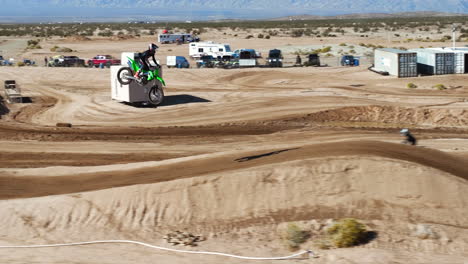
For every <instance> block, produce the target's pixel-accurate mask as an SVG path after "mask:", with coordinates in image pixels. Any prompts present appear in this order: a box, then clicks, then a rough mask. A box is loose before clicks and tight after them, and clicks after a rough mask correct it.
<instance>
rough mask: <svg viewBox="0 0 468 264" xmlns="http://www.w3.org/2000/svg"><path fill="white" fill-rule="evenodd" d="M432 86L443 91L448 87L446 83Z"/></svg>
mask: <svg viewBox="0 0 468 264" xmlns="http://www.w3.org/2000/svg"><path fill="white" fill-rule="evenodd" d="M432 88H436V89H437V90H441V91H442V90H446V89H447V87H445V85H443V84H440V83H439V84H436V85H434V86H432Z"/></svg>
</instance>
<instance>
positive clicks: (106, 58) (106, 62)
mask: <svg viewBox="0 0 468 264" xmlns="http://www.w3.org/2000/svg"><path fill="white" fill-rule="evenodd" d="M101 63H102V66H106V67H107V68H109V67H110V66H111V65H120V60H117V59H114V58H112V56H111V55H97V56H96V57H94V58H92V59H90V60H88V67H93V66H94V67H96V68H97V67H99V66H100V65H101Z"/></svg>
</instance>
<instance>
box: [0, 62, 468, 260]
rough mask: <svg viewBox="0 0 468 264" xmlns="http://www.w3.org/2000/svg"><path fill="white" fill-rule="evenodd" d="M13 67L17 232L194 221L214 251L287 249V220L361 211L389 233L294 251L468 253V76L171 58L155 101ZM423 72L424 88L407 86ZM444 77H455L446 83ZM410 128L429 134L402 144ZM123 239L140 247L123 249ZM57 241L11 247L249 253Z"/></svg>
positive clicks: (6, 173)
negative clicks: (420, 232)
mask: <svg viewBox="0 0 468 264" xmlns="http://www.w3.org/2000/svg"><path fill="white" fill-rule="evenodd" d="M0 72H1V75H0V81H2V82H3V81H4V80H7V79H15V80H16V81H17V82H18V83H19V84H20V85H21V88H22V89H23V93H24V95H25V96H27V97H29V98H30V99H31V102H30V103H25V104H20V105H18V104H16V105H14V104H5V106H6V108H7V109H8V110H7V111H4V112H5V113H4V114H3V115H2V117H1V120H0V142H1V144H0V150H1V152H0V157H1V160H0V167H1V168H0V186H1V188H0V197H1V199H2V201H0V204H1V206H0V210H1V213H2V220H0V224H1V225H2V226H3V227H6V226H8V228H2V229H3V231H1V233H0V240H1V241H2V243H3V244H18V245H19V244H33V243H52V242H57V243H58V242H63V241H68V242H75V241H84V240H88V239H90V240H96V239H110V238H112V239H118V238H125V239H140V240H144V241H146V242H152V243H154V244H158V245H164V243H165V242H164V241H163V240H162V236H163V235H164V234H165V232H167V231H170V230H176V229H185V230H187V231H190V232H200V233H203V234H205V235H206V236H208V237H209V239H208V240H207V241H206V243H205V244H201V245H200V248H199V249H200V250H209V251H221V252H228V253H236V252H237V253H239V254H243V255H260V256H261V255H264V256H265V255H266V256H271V255H288V250H287V249H285V247H284V246H283V245H282V244H281V242H280V241H279V240H278V236H277V232H276V231H274V232H272V230H276V228H279V226H280V225H281V223H284V222H290V221H305V222H307V221H310V220H312V219H318V220H319V221H322V220H326V219H328V218H333V219H338V218H342V217H356V218H358V219H361V220H362V221H366V223H367V224H368V225H369V226H371V228H374V229H375V230H376V231H378V232H380V233H379V237H378V238H377V239H376V241H373V242H371V243H369V244H367V245H362V246H360V247H359V248H356V249H352V250H350V251H342V250H332V251H324V252H323V253H321V254H322V258H321V259H318V260H308V261H304V260H302V261H301V260H294V261H293V263H296V262H297V263H338V262H337V259H338V260H340V261H341V262H339V263H354V262H352V261H351V259H353V260H357V261H358V262H359V263H363V262H365V261H371V262H372V261H376V260H377V259H378V260H379V261H381V262H379V263H395V262H396V263H400V262H399V261H401V263H409V261H410V260H417V261H420V262H425V261H428V260H434V259H436V260H437V261H436V262H437V263H462V261H463V260H465V259H466V258H467V257H468V255H466V252H468V251H466V250H465V251H464V250H463V248H466V246H467V245H468V230H467V228H468V225H467V223H468V215H467V214H466V208H468V196H467V193H468V166H466V163H467V162H468V134H467V132H468V121H467V120H468V101H467V99H466V98H468V85H467V80H468V77H467V76H464V75H450V76H437V77H424V78H413V79H411V80H408V79H396V78H392V77H384V76H380V75H376V74H374V73H372V72H369V71H367V70H366V69H365V68H361V67H356V68H346V67H336V68H334V67H328V68H283V69H274V70H273V69H240V70H239V69H235V70H220V69H187V70H180V69H168V70H165V76H164V78H165V80H166V83H167V84H168V87H167V88H166V89H165V94H166V98H165V101H164V103H163V104H162V105H161V106H159V107H157V108H153V107H144V106H140V107H136V106H131V105H127V104H123V103H119V102H115V101H112V100H111V98H110V87H109V79H110V76H109V74H110V73H109V71H108V70H107V69H105V70H99V69H78V68H77V69H68V68H64V69H61V68H53V69H50V68H42V67H38V68H34V69H32V68H17V67H8V68H7V67H3V68H0ZM63 76H66V77H67V78H66V80H64V78H63ZM410 81H411V82H414V83H416V84H417V85H418V88H417V89H408V88H406V83H408V82H410ZM436 83H445V84H447V85H448V87H449V89H447V90H443V91H439V90H436V89H433V88H431V87H432V85H434V84H436ZM60 122H62V123H63V122H64V123H71V124H72V127H71V128H59V127H56V123H60ZM404 127H406V128H410V129H411V130H412V131H413V132H414V134H415V135H416V137H417V138H418V140H419V142H418V143H419V144H418V146H416V147H414V146H407V145H403V144H400V142H401V141H402V140H403V138H401V137H400V135H399V133H398V131H399V130H400V129H401V128H404ZM419 223H431V224H433V225H434V226H435V227H434V228H438V229H437V230H438V231H439V233H440V234H441V235H440V237H443V238H447V237H449V239H450V240H451V242H450V243H445V242H442V240H440V239H439V240H437V239H436V240H430V241H429V240H419V239H417V238H416V239H414V238H411V237H409V235H408V234H409V232H410V231H408V225H412V224H419ZM390 227H391V228H390ZM397 241H400V242H397ZM444 243H445V244H444ZM166 246H167V245H166ZM307 246H309V247H314V246H313V243H312V242H310V244H309V245H306V246H305V247H307ZM421 248H424V249H421ZM182 249H183V248H182ZM364 249H366V250H367V251H365V252H366V254H364V255H366V256H367V259H365V258H364V257H363V254H362V253H360V252H361V251H360V250H364ZM48 250H49V251H48ZM120 250H125V251H128V253H127V254H125V256H121V257H116V254H117V255H119V252H120ZM382 250H387V251H385V252H383V251H382ZM421 250H422V253H421ZM50 252H52V251H51V249H40V250H36V251H34V252H29V253H28V252H26V251H16V250H8V251H2V252H0V259H2V258H3V259H5V260H6V261H7V262H8V263H25V262H24V261H25V260H26V259H28V263H62V262H64V261H65V262H67V261H66V260H69V259H72V258H73V259H74V260H75V262H74V263H101V262H99V261H103V260H105V261H107V262H106V263H129V261H130V262H134V263H146V262H148V261H150V260H151V259H153V258H154V257H158V259H160V260H161V261H162V263H220V262H223V263H244V262H242V261H237V260H232V259H224V258H221V257H206V258H205V257H204V258H198V257H192V256H186V255H178V254H175V253H171V254H166V253H164V252H154V251H150V250H146V249H141V248H133V247H129V246H119V247H112V246H109V245H103V246H98V247H93V248H91V247H79V248H78V249H75V250H73V249H57V250H56V251H54V252H55V254H53V255H52V256H51V255H50V254H49V253H50ZM6 253H8V254H6ZM3 254H5V255H3ZM28 254H29V255H28ZM2 255H3V257H1V256H2ZM6 255H8V257H6ZM31 255H34V257H32V258H31V257H30V256H31ZM84 255H86V256H88V257H84ZM60 261H62V262H60ZM317 261H322V262H317ZM347 261H348V262H347ZM393 261H395V262H393ZM261 263H274V262H268V261H266V262H261ZM372 263H376V262H372Z"/></svg>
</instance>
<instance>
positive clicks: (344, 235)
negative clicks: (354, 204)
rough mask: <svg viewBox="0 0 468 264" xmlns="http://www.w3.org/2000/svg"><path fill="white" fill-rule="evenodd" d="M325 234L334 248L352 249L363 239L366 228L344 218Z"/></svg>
mask: <svg viewBox="0 0 468 264" xmlns="http://www.w3.org/2000/svg"><path fill="white" fill-rule="evenodd" d="M327 233H328V235H329V236H330V240H331V241H332V243H333V244H334V245H335V246H336V247H339V248H342V247H352V246H355V245H357V244H359V243H360V242H361V241H362V240H363V239H364V237H365V234H366V228H365V226H364V225H363V224H361V223H359V222H358V221H356V220H355V219H353V218H345V219H342V220H340V221H338V222H337V223H335V224H334V225H333V226H331V227H330V228H328V229H327Z"/></svg>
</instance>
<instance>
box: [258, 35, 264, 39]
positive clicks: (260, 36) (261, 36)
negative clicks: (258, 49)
mask: <svg viewBox="0 0 468 264" xmlns="http://www.w3.org/2000/svg"><path fill="white" fill-rule="evenodd" d="M264 37H265V36H264V35H263V34H258V36H257V38H261V39H262V38H264Z"/></svg>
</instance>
